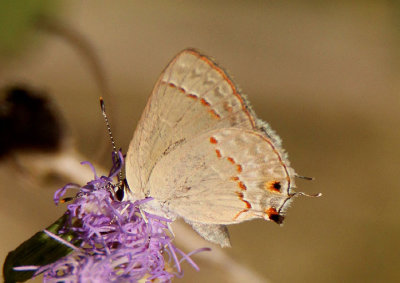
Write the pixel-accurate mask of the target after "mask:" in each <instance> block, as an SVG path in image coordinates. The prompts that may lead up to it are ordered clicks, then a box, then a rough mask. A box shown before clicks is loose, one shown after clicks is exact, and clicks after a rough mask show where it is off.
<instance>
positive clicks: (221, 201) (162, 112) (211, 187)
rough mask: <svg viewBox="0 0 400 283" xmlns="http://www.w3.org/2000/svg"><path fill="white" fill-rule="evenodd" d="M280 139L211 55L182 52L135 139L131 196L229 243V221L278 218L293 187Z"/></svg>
mask: <svg viewBox="0 0 400 283" xmlns="http://www.w3.org/2000/svg"><path fill="white" fill-rule="evenodd" d="M294 177H295V171H294V170H293V169H292V168H291V167H290V163H289V161H288V158H287V154H286V153H285V151H284V150H283V149H282V146H281V140H280V138H279V137H278V136H277V134H276V133H275V132H274V131H273V130H272V129H271V128H270V126H269V125H268V124H267V123H266V122H263V121H262V120H260V119H258V118H257V117H256V115H255V113H254V111H253V110H252V109H251V107H250V105H249V103H248V101H247V99H246V97H245V96H244V95H243V94H241V92H240V90H239V89H238V87H237V86H236V85H235V83H234V82H233V81H232V79H231V78H230V77H229V75H228V74H227V73H226V72H225V71H224V70H223V69H222V68H221V67H219V66H218V65H217V64H216V63H215V62H214V61H213V60H212V59H210V58H209V57H207V56H205V55H203V54H201V53H200V52H198V51H197V50H195V49H185V50H183V51H181V52H180V53H179V54H178V55H177V56H176V57H175V58H174V59H173V60H172V61H171V62H170V63H169V64H168V66H167V67H166V68H165V69H164V71H163V72H162V74H161V76H160V78H159V79H158V81H157V83H156V85H155V87H154V90H153V92H152V94H151V96H150V99H149V101H148V103H147V105H146V107H145V109H144V112H143V114H142V116H141V119H140V121H139V123H138V125H137V128H136V131H135V132H134V135H133V138H132V140H131V142H130V145H129V149H128V152H127V157H126V179H127V182H128V185H129V188H130V189H129V190H128V191H127V192H126V194H125V198H126V199H127V200H137V199H143V198H147V197H152V198H153V200H151V201H149V202H147V203H146V204H144V207H143V210H145V211H148V212H151V213H154V214H157V215H161V216H164V217H167V218H169V219H171V220H175V219H177V218H183V219H184V221H185V222H187V223H189V224H190V225H191V226H192V227H193V229H194V230H195V231H196V232H197V233H199V234H200V235H201V236H202V237H203V238H205V239H206V240H208V241H210V242H213V243H216V244H219V245H221V246H222V247H226V246H230V240H229V234H228V230H227V226H226V225H230V224H236V223H240V222H243V221H247V220H252V219H257V218H262V219H265V220H272V221H273V222H276V223H278V224H281V223H282V222H283V220H284V216H285V212H286V209H287V208H288V207H289V204H290V203H291V201H292V199H293V197H294V196H295V195H296V193H295V192H294V191H293V188H294V187H295V183H294Z"/></svg>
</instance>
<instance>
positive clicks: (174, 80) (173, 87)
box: [126, 49, 256, 197]
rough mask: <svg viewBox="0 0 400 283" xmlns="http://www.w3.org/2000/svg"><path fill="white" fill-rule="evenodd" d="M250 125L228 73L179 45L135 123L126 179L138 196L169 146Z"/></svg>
mask: <svg viewBox="0 0 400 283" xmlns="http://www.w3.org/2000/svg"><path fill="white" fill-rule="evenodd" d="M255 125H256V121H255V117H254V116H253V115H252V114H251V113H250V111H249V110H248V108H247V106H246V103H245V101H244V98H243V97H242V96H241V95H240V94H239V91H238V89H237V87H236V86H235V85H234V83H233V82H232V81H231V80H230V79H229V77H228V76H227V74H226V73H225V72H224V71H223V70H222V69H221V68H220V67H218V66H217V65H216V64H215V63H214V62H212V61H211V60H210V59H209V58H207V57H205V56H203V55H201V54H200V53H198V52H197V51H195V50H192V49H187V50H184V51H182V52H181V53H179V54H178V55H177V56H176V57H175V58H174V59H173V60H172V61H171V62H170V63H169V65H168V66H167V67H166V69H165V70H164V72H163V73H162V74H161V76H160V78H159V80H158V82H157V83H156V86H155V88H154V90H153V93H152V95H151V97H150V99H149V101H148V103H147V106H146V108H145V110H144V112H143V114H142V117H141V119H140V122H139V124H138V126H137V128H136V131H135V133H134V136H133V139H132V141H131V143H130V146H129V150H128V155H127V161H126V162H127V164H126V171H127V172H126V175H127V179H128V184H129V186H130V188H131V190H133V191H134V193H135V194H137V196H138V197H143V196H144V195H143V193H145V194H147V193H148V192H146V191H145V187H146V184H147V182H148V180H149V178H150V175H151V172H152V170H153V168H154V166H155V164H156V163H157V162H159V160H160V159H161V158H163V156H165V155H166V154H167V153H168V152H170V151H171V150H173V149H174V147H176V146H178V145H179V144H182V143H185V142H187V141H189V140H190V139H192V138H193V137H195V136H197V135H199V134H201V133H203V132H206V131H210V130H213V129H219V128H226V127H237V128H243V129H253V128H254V127H255ZM138 193H139V194H138Z"/></svg>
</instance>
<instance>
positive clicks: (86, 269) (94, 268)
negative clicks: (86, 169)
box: [37, 153, 207, 282]
mask: <svg viewBox="0 0 400 283" xmlns="http://www.w3.org/2000/svg"><path fill="white" fill-rule="evenodd" d="M119 158H120V160H123V159H122V155H121V153H119ZM114 160H116V159H115V158H114ZM90 166H91V165H90ZM121 166H122V164H114V166H113V169H112V170H111V172H110V175H109V177H104V176H102V177H97V175H96V173H95V171H94V168H93V166H92V168H93V171H94V175H95V179H94V180H93V181H91V182H89V183H87V184H86V185H85V186H84V187H81V188H79V189H80V190H79V192H78V194H77V197H76V198H75V199H74V201H73V203H71V204H69V205H68V211H67V213H68V214H69V221H68V223H69V224H68V226H67V227H64V228H63V232H70V231H73V232H74V234H75V235H76V239H75V240H80V241H82V243H81V245H80V246H79V249H78V250H76V251H74V252H73V253H71V254H70V255H68V256H66V257H64V258H62V259H60V260H58V261H57V262H55V263H53V264H51V265H48V266H45V267H42V268H40V270H38V272H37V273H39V272H43V273H44V281H45V282H60V281H63V282H110V281H118V282H136V281H137V280H139V279H143V278H146V280H147V281H150V280H153V279H158V280H159V281H160V282H168V281H170V280H171V279H172V277H174V276H181V275H182V271H181V267H180V262H181V261H183V260H186V261H188V262H189V263H190V264H191V265H192V266H193V267H194V268H195V269H196V270H198V267H197V266H196V264H195V263H194V262H193V261H192V260H191V259H190V257H189V255H186V254H184V253H183V252H182V251H180V250H179V249H178V248H176V247H175V246H174V245H173V244H172V239H171V237H170V235H169V233H168V226H167V225H168V223H169V222H170V221H169V220H168V219H164V218H162V217H159V216H155V215H152V214H149V213H146V212H143V211H142V212H141V211H140V209H139V205H140V204H142V203H144V202H148V201H152V199H151V198H148V199H145V200H139V201H136V202H134V203H132V202H127V201H125V202H120V201H117V200H115V197H114V193H113V190H112V186H113V185H112V181H113V180H112V179H113V177H115V176H116V175H117V174H118V171H119V170H120V169H121ZM71 188H77V186H76V185H74V184H68V185H66V186H65V187H64V188H62V189H60V190H58V191H57V192H56V193H55V196H54V199H55V202H56V203H59V201H60V199H61V198H62V196H63V195H64V194H65V192H66V191H67V190H68V189H71ZM142 215H145V218H146V219H144V218H143V217H142ZM202 250H207V249H202ZM177 254H178V255H179V257H181V258H182V259H181V260H179V259H178V255H177Z"/></svg>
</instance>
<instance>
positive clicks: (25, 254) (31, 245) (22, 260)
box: [3, 214, 74, 283]
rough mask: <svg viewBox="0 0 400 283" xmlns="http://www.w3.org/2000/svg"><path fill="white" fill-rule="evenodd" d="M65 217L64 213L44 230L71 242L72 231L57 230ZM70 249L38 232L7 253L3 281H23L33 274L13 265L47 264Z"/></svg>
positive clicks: (65, 219)
mask: <svg viewBox="0 0 400 283" xmlns="http://www.w3.org/2000/svg"><path fill="white" fill-rule="evenodd" d="M67 217H68V216H67V215H66V214H64V215H63V216H62V217H60V218H59V219H58V220H57V221H56V222H54V223H53V224H52V225H50V226H49V227H47V228H46V230H48V231H50V232H52V233H53V234H56V235H58V236H60V237H61V238H63V239H64V240H66V241H69V242H71V241H72V238H73V234H72V233H66V234H60V233H59V230H60V229H61V228H62V227H63V226H64V224H65V222H66V221H67ZM73 244H74V243H73ZM72 251H73V250H72V249H71V248H69V247H67V246H65V245H64V244H62V243H60V242H58V241H57V240H55V239H53V238H51V237H49V236H48V235H47V234H46V233H44V232H43V231H41V232H38V233H36V234H35V235H33V236H32V237H31V238H30V239H29V240H27V241H25V242H23V243H22V244H21V245H20V246H19V247H18V248H16V249H15V250H13V251H12V252H10V253H8V255H7V258H6V260H5V262H4V265H3V276H4V282H6V283H11V282H23V281H26V280H28V279H30V278H32V276H33V274H34V271H16V270H14V269H13V268H14V267H17V266H26V265H37V266H43V265H47V264H50V263H53V262H55V261H57V260H58V259H60V258H62V257H64V256H66V255H68V254H69V253H71V252H72Z"/></svg>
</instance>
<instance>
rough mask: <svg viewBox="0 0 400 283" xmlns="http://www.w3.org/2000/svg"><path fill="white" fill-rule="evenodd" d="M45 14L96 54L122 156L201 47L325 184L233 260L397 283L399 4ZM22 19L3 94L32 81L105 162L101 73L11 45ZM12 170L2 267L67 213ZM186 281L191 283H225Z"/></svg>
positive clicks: (207, 4) (4, 166) (53, 41)
mask: <svg viewBox="0 0 400 283" xmlns="http://www.w3.org/2000/svg"><path fill="white" fill-rule="evenodd" d="M5 2H7V1H5ZM33 2H34V1H33ZM36 2H37V3H39V4H40V5H39V4H38V5H39V6H40V9H42V10H43V11H44V13H49V14H50V15H51V16H54V17H56V18H57V19H58V20H60V21H63V22H64V23H65V24H67V25H69V26H70V27H71V28H73V29H75V30H77V31H79V32H80V33H82V34H83V35H84V36H85V37H86V39H87V40H89V41H90V42H91V43H92V45H93V46H94V47H95V49H96V51H97V54H98V56H99V57H100V58H101V60H102V64H103V65H104V68H105V71H106V74H107V79H108V81H109V84H110V89H111V91H112V98H111V101H108V102H107V103H109V105H110V106H109V108H111V109H110V113H112V114H110V115H112V119H113V125H112V126H113V128H114V131H115V133H114V135H115V138H116V140H117V142H118V144H120V145H121V146H122V148H123V149H125V150H126V149H127V146H128V143H129V140H130V139H131V137H132V133H133V130H134V128H135V125H136V123H137V120H138V119H139V117H140V115H141V112H142V110H143V108H144V106H145V103H146V101H147V98H148V97H149V94H150V93H151V90H152V87H153V85H154V83H155V81H156V80H157V77H158V75H159V74H160V72H161V71H162V70H163V68H164V67H165V66H166V64H167V63H168V61H169V60H170V59H171V58H172V57H173V56H174V55H175V54H176V53H178V52H179V51H180V50H182V49H184V48H186V47H195V48H198V49H200V50H202V51H203V52H204V53H206V54H208V55H210V56H212V57H214V58H216V60H217V62H219V63H220V64H221V65H222V66H224V67H225V68H226V69H227V70H228V71H229V72H230V74H232V76H233V77H234V78H235V79H236V82H237V83H238V84H239V86H240V87H241V88H242V89H243V92H244V93H246V94H247V95H248V97H249V100H250V102H252V105H253V107H254V109H255V111H256V113H257V114H258V116H259V117H260V118H262V119H263V120H266V121H268V122H269V123H270V125H271V126H272V128H273V129H275V130H276V131H277V132H278V134H279V135H280V136H281V138H282V139H283V145H284V148H285V149H286V150H287V151H288V152H289V155H290V160H291V162H292V165H293V167H294V168H295V169H296V171H297V172H298V173H299V174H302V175H306V176H313V177H315V178H316V180H315V181H312V182H309V181H303V180H298V181H297V185H298V187H299V189H298V190H301V191H304V192H307V193H315V192H322V193H323V197H321V198H319V199H313V198H306V197H300V198H298V199H296V201H295V202H294V205H293V206H292V207H291V208H290V209H289V211H288V215H287V218H286V222H285V225H284V226H283V227H279V226H277V225H275V224H272V223H267V222H264V221H261V220H260V221H252V222H248V223H243V224H240V225H236V226H232V227H231V228H230V232H231V240H232V244H233V247H232V248H231V249H229V250H227V253H229V254H230V255H231V256H232V257H233V258H235V259H236V260H237V261H240V262H241V263H243V264H244V265H246V266H248V267H249V268H251V269H254V270H255V271H257V272H258V273H260V274H262V275H263V276H265V278H269V279H270V280H271V281H272V282H378V281H379V282H384V281H385V282H397V281H398V280H400V242H399V239H400V225H399V220H398V216H399V213H400V205H399V201H400V189H399V185H398V179H399V174H400V171H399V163H400V162H399V161H400V150H399V147H398V144H399V138H400V134H399V130H398V128H399V123H400V115H399V107H400V97H399V89H400V84H399V73H400V72H399V71H400V60H399V59H400V56H399V51H398V50H399V47H400V29H399V21H400V20H399V16H400V5H398V4H397V2H395V1H352V2H351V3H350V2H347V1H324V2H323V3H321V2H320V1H296V2H295V3H294V2H292V1H190V2H189V1H112V2H111V1H110V2H108V1H64V2H58V3H57V5H54V4H52V6H53V7H52V8H51V9H48V7H47V6H48V5H49V3H47V1H36ZM28 6H29V5H25V6H24V7H25V8H26V9H36V8H35V7H33V8H32V7H28ZM21 9H22V8H21ZM11 10H12V9H11ZM11 10H10V11H11ZM16 11H17V12H16ZM18 11H19V12H18ZM20 12H21V14H19V13H20ZM2 13H4V9H3V12H2ZM14 13H15V14H14ZM24 13H25V11H22V10H20V9H17V10H13V12H12V14H11V15H12V16H11V17H10V18H8V20H10V21H11V22H10V23H8V24H7V25H6V26H4V25H3V26H1V25H0V26H1V27H0V37H2V38H3V39H4V41H3V44H4V46H6V47H8V48H9V49H8V50H6V49H5V50H2V54H1V56H0V60H1V61H0V86H4V85H6V84H8V83H10V82H25V83H27V84H30V85H32V86H34V87H36V88H39V89H42V90H44V91H46V92H47V93H48V94H51V97H53V98H54V100H55V102H56V103H57V104H58V106H59V107H60V109H61V110H62V115H64V117H65V120H66V123H67V124H68V127H69V131H70V132H71V133H72V135H73V137H74V140H75V143H76V146H77V148H78V149H79V150H80V152H82V154H83V155H84V156H85V159H86V160H90V161H92V160H97V158H98V151H99V144H100V143H101V142H103V140H105V141H106V142H108V137H107V136H106V131H105V126H104V124H103V120H102V117H101V114H100V110H99V106H98V105H99V103H98V96H99V95H100V94H99V89H98V85H97V84H96V82H95V81H94V79H93V74H92V73H91V72H90V70H89V68H88V67H87V62H86V61H85V60H84V59H83V58H82V57H81V56H80V55H78V53H77V52H76V50H75V49H73V48H72V47H71V46H70V45H68V44H66V43H65V41H63V40H61V39H59V38H57V37H53V36H49V35H46V34H45V33H43V32H37V31H32V32H31V33H29V34H24V35H23V36H21V37H20V38H19V40H20V41H17V40H15V41H13V40H14V39H13V38H12V36H13V34H12V33H11V32H15V34H16V37H17V35H18V36H20V35H19V34H18V32H19V30H18V28H15V30H12V29H11V28H12V27H13V24H15V22H18V21H19V17H21V18H22V17H25V16H26V17H29V13H30V12H26V13H25V14H24ZM3 18H4V17H3ZM8 27H10V29H9V28H8ZM24 28H26V26H25V27H24ZM24 28H20V31H21V33H24V32H25V30H24ZM10 34H11V35H10ZM6 37H10V40H9V41H7V40H8V38H6ZM13 44H15V45H13ZM17 47H18V50H15V48H17ZM21 47H22V48H21ZM10 49H12V50H14V51H15V52H11V53H10V52H9V51H10ZM1 134H2V135H6V134H7V133H1ZM102 164H103V165H105V166H108V163H107V162H105V161H102ZM16 167H18V166H16V165H15V162H13V161H12V160H11V161H10V160H3V161H2V162H1V163H0V178H1V185H0V194H1V199H0V219H1V226H0V229H1V230H0V231H1V233H0V234H1V243H2V245H1V247H0V255H1V257H0V260H1V261H3V259H4V257H5V255H6V254H7V252H8V251H10V250H11V249H13V248H15V247H16V246H17V245H18V244H20V243H21V242H22V241H23V240H25V239H27V238H28V237H29V236H30V235H32V234H33V233H34V232H36V231H37V230H40V229H42V228H44V227H45V226H47V225H48V224H49V223H50V222H51V221H53V220H55V219H56V218H57V216H58V215H60V214H61V213H62V211H63V209H62V208H56V207H54V205H53V204H52V194H53V192H54V190H55V189H56V188H57V187H51V188H45V187H41V188H37V187H33V186H29V185H27V182H24V180H22V179H23V178H22V177H21V176H23V175H21V174H20V172H17V171H18V169H17V170H16ZM211 256H212V255H211ZM200 267H201V265H200ZM189 269H190V267H189V266H185V270H187V271H188V273H190V274H188V277H187V278H185V279H186V281H187V282H201V281H203V280H205V278H207V281H208V282H217V279H215V278H214V277H213V276H212V273H209V274H201V271H200V273H199V274H197V275H196V274H194V273H192V272H189ZM193 275H194V277H191V276H193ZM193 278H194V279H193ZM196 278H197V281H196ZM183 281H185V280H183Z"/></svg>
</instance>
